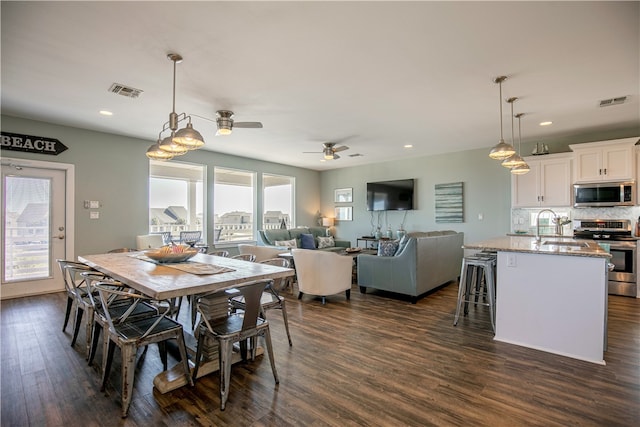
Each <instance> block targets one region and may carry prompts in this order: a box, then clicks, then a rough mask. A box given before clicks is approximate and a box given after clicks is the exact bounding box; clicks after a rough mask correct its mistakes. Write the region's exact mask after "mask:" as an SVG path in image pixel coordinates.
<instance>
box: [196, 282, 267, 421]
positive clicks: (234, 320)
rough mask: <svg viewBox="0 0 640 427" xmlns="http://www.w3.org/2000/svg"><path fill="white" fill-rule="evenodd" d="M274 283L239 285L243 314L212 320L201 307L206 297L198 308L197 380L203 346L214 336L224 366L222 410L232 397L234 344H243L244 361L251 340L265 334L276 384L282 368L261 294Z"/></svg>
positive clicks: (221, 385)
mask: <svg viewBox="0 0 640 427" xmlns="http://www.w3.org/2000/svg"><path fill="white" fill-rule="evenodd" d="M271 283H272V280H270V279H266V280H257V281H254V282H249V283H245V284H243V285H239V286H238V291H239V292H240V293H242V295H243V297H244V299H245V310H244V311H243V312H240V313H230V314H229V315H228V316H226V317H222V318H214V319H209V318H207V316H206V313H205V312H203V311H202V307H201V306H200V304H201V301H202V297H201V298H200V299H198V302H197V306H198V311H200V314H201V315H202V321H201V322H200V325H199V326H198V347H197V350H196V360H195V367H194V369H193V381H194V383H195V380H196V378H197V376H198V369H199V367H200V364H201V363H202V354H203V345H204V344H205V341H206V338H207V337H209V338H212V339H214V340H216V341H217V342H218V362H219V366H220V409H221V410H223V411H224V408H225V406H226V403H227V399H228V398H229V383H230V375H231V365H232V354H233V344H234V343H236V342H237V343H239V344H240V354H241V357H242V359H243V360H247V350H248V348H247V341H248V340H251V341H252V342H255V338H257V337H258V336H260V335H261V336H264V340H265V343H266V346H267V353H269V362H270V363H271V371H272V372H273V378H274V379H275V382H276V384H278V383H279V382H280V380H279V379H278V371H277V370H276V365H275V360H274V358H273V346H272V343H271V333H270V331H269V323H268V322H267V320H266V319H264V318H262V317H260V296H261V295H262V292H263V291H264V289H265V287H266V286H267V285H269V284H271ZM251 351H252V355H253V354H255V346H252V348H251Z"/></svg>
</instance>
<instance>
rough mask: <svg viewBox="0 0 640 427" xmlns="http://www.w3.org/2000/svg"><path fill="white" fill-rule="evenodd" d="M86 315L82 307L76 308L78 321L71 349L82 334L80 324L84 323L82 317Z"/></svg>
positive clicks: (75, 325)
mask: <svg viewBox="0 0 640 427" xmlns="http://www.w3.org/2000/svg"><path fill="white" fill-rule="evenodd" d="M83 314H84V310H83V309H82V308H81V307H77V308H76V320H75V323H74V325H73V338H72V339H71V347H73V346H74V345H76V340H77V339H78V332H80V323H81V322H82V315H83Z"/></svg>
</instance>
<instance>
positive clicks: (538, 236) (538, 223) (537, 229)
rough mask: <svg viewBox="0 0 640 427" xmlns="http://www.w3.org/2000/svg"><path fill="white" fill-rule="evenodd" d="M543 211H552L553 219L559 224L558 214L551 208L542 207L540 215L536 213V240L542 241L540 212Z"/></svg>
mask: <svg viewBox="0 0 640 427" xmlns="http://www.w3.org/2000/svg"><path fill="white" fill-rule="evenodd" d="M542 212H551V213H552V214H553V219H554V222H555V223H556V224H558V215H557V214H556V213H555V212H554V211H552V210H551V209H542V210H541V211H540V212H538V215H536V242H540V240H541V237H540V214H541V213H542Z"/></svg>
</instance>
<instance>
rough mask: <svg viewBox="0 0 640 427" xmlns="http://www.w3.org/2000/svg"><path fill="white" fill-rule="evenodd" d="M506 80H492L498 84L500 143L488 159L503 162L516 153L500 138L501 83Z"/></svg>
mask: <svg viewBox="0 0 640 427" xmlns="http://www.w3.org/2000/svg"><path fill="white" fill-rule="evenodd" d="M506 79H507V76H499V77H496V78H495V79H494V83H498V85H499V86H500V141H498V143H497V144H496V145H495V146H494V147H493V148H492V149H491V152H490V153H489V157H491V158H492V159H495V160H504V159H506V158H507V157H509V156H511V155H512V154H513V153H515V152H516V150H515V149H514V148H513V146H511V145H510V144H507V143H506V142H504V138H503V137H502V82H503V81H505V80H506Z"/></svg>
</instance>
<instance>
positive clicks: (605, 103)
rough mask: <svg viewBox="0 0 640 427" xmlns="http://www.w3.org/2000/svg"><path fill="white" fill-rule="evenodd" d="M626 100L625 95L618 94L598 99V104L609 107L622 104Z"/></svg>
mask: <svg viewBox="0 0 640 427" xmlns="http://www.w3.org/2000/svg"><path fill="white" fill-rule="evenodd" d="M626 100H627V97H626V96H619V97H617V98H609V99H603V100H602V101H600V106H601V107H609V106H611V105H618V104H623V103H624V102H625V101H626Z"/></svg>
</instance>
